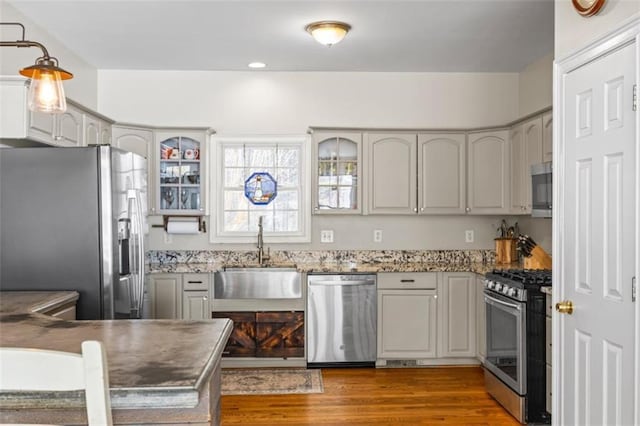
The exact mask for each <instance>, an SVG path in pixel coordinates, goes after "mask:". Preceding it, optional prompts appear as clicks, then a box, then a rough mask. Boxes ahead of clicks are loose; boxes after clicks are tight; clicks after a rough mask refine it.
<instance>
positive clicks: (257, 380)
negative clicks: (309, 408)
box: [222, 368, 324, 395]
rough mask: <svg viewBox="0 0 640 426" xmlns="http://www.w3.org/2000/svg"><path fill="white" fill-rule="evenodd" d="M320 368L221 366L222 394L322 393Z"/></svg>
mask: <svg viewBox="0 0 640 426" xmlns="http://www.w3.org/2000/svg"><path fill="white" fill-rule="evenodd" d="M322 392H324V388H323V385H322V372H321V370H306V369H304V368H276V369H267V368H257V369H244V368H243V369H223V370H222V395H282V394H291V393H322Z"/></svg>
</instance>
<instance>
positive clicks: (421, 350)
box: [378, 290, 437, 359]
mask: <svg viewBox="0 0 640 426" xmlns="http://www.w3.org/2000/svg"><path fill="white" fill-rule="evenodd" d="M436 298H437V296H436V290H379V291H378V358H387V359H405V358H409V359H415V358H435V357H436Z"/></svg>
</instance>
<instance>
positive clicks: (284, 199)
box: [211, 135, 311, 243]
mask: <svg viewBox="0 0 640 426" xmlns="http://www.w3.org/2000/svg"><path fill="white" fill-rule="evenodd" d="M213 143H214V145H215V149H213V150H211V151H212V152H213V161H212V170H213V171H214V173H212V176H213V179H214V180H215V182H214V183H213V185H212V186H211V187H212V188H213V194H212V200H214V203H213V205H214V206H215V207H214V208H213V211H212V213H213V214H214V216H215V217H213V218H212V222H214V223H215V227H216V229H215V232H212V233H211V242H237V243H241V242H255V239H256V235H257V232H258V220H259V217H260V216H263V229H264V236H265V240H266V242H267V243H268V242H274V243H279V242H309V241H310V240H311V238H310V229H309V228H310V222H311V218H310V211H309V206H310V204H311V202H310V200H309V196H310V185H311V181H310V176H309V166H308V165H309V163H310V152H309V145H310V143H309V141H308V137H307V136H306V135H305V136H264V137H256V136H251V137H237V136H234V137H224V136H215V137H213ZM256 172H267V173H269V174H270V175H271V176H273V178H274V179H275V180H276V182H277V185H278V187H277V191H278V195H277V196H276V198H275V199H274V200H273V201H272V202H271V203H269V204H267V205H255V204H253V203H251V202H250V201H249V200H248V199H247V198H246V197H245V190H244V183H245V181H246V180H247V178H249V177H250V176H251V175H252V174H253V173H256Z"/></svg>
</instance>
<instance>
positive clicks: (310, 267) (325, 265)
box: [147, 262, 522, 274]
mask: <svg viewBox="0 0 640 426" xmlns="http://www.w3.org/2000/svg"><path fill="white" fill-rule="evenodd" d="M267 266H269V267H276V268H278V267H293V268H296V269H297V270H298V271H300V272H305V273H317V272H335V273H349V272H370V273H377V272H474V273H477V274H486V273H487V272H491V271H492V270H494V269H522V266H521V265H519V264H517V263H510V264H496V263H480V262H465V263H444V262H372V263H360V264H355V265H354V264H353V263H349V262H340V263H337V262H322V263H318V262H306V263H296V264H294V265H292V264H277V263H276V264H269V265H267ZM354 266H355V267H354ZM225 267H227V268H242V267H246V268H250V267H254V268H257V267H258V265H257V264H224V265H223V264H220V263H215V262H214V263H197V262H194V263H150V264H147V272H148V273H150V274H156V273H194V272H195V273H210V272H216V271H219V270H221V269H223V268H225Z"/></svg>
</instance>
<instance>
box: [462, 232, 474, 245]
mask: <svg viewBox="0 0 640 426" xmlns="http://www.w3.org/2000/svg"><path fill="white" fill-rule="evenodd" d="M474 238H475V236H474V232H473V229H467V230H466V231H464V242H465V243H472V242H473V240H474Z"/></svg>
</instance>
